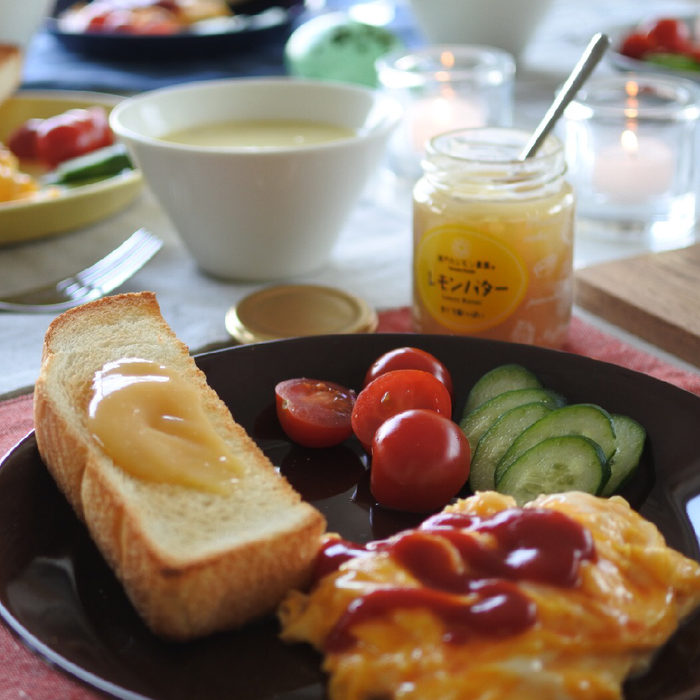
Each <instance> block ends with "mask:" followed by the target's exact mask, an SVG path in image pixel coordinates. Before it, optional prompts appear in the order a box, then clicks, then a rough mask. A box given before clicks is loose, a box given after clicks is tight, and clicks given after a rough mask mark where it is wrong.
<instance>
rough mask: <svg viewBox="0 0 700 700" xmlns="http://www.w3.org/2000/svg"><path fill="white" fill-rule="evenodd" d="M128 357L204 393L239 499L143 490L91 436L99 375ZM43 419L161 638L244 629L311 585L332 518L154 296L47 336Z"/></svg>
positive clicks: (39, 396)
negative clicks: (272, 453) (297, 487)
mask: <svg viewBox="0 0 700 700" xmlns="http://www.w3.org/2000/svg"><path fill="white" fill-rule="evenodd" d="M144 331H145V332H146V335H149V337H148V338H144V337H143V336H144ZM145 355H146V356H145ZM125 356H140V357H143V359H154V360H159V361H161V362H163V363H164V364H168V365H170V366H176V368H177V370H178V371H179V373H180V375H181V376H185V377H187V380H188V381H190V382H192V383H193V384H194V385H195V386H196V387H197V390H198V392H199V393H200V396H201V397H202V401H203V404H204V406H205V408H206V412H207V415H208V417H209V419H210V421H211V422H212V424H213V425H214V426H215V429H216V430H217V432H219V434H221V435H222V436H224V437H225V439H226V440H227V442H228V444H229V445H230V446H232V447H233V448H234V449H235V450H236V452H237V453H238V454H239V455H241V457H242V459H243V461H244V463H245V473H244V476H243V478H242V480H241V483H240V484H239V488H237V489H236V491H235V493H234V494H232V495H231V496H230V497H229V496H217V495H212V494H204V493H202V492H197V491H194V490H192V489H188V488H186V487H180V486H173V485H166V484H155V483H149V482H144V481H141V480H139V479H137V478H135V477H131V476H129V475H128V474H126V473H125V472H124V471H123V470H121V469H120V468H119V467H118V466H116V465H114V463H113V462H112V461H111V460H110V459H109V458H108V457H107V456H106V455H105V454H104V453H103V452H102V450H101V449H100V446H99V444H98V443H97V441H96V440H94V439H93V438H92V437H91V435H90V434H89V431H88V430H87V427H86V417H87V403H88V401H89V398H90V386H91V382H92V378H93V375H94V372H95V371H96V370H97V369H99V368H100V367H101V366H102V365H104V364H105V363H106V362H108V361H112V360H115V359H120V358H121V357H125ZM144 356H145V357H144ZM34 411H35V426H36V439H37V444H38V447H39V452H40V454H41V456H42V459H43V460H44V462H45V463H46V465H47V467H48V469H49V471H50V472H51V474H52V475H53V477H54V479H55V480H56V482H57V484H58V486H59V488H60V489H61V491H62V492H63V493H64V494H65V495H66V498H67V499H68V501H69V502H70V503H71V505H72V506H73V508H74V510H75V512H76V514H77V515H78V517H80V518H81V519H82V520H83V521H84V522H85V524H86V525H87V528H88V530H89V532H90V534H91V536H92V538H93V539H94V541H95V543H96V544H97V546H98V548H99V549H100V551H101V552H102V554H103V556H104V557H105V559H106V560H107V562H108V563H109V565H110V566H111V567H112V569H113V570H114V572H115V574H116V575H117V577H118V578H119V579H120V581H121V583H122V584H123V586H124V589H125V591H126V593H127V595H128V596H129V598H130V599H131V601H132V603H133V604H134V606H135V608H136V610H137V611H138V612H139V614H140V615H141V616H142V618H143V619H144V621H145V622H146V623H147V624H148V626H149V627H150V628H151V629H152V630H153V631H154V632H155V633H156V634H158V635H161V636H164V637H168V638H173V639H190V638H193V637H199V636H203V635H206V634H209V633H211V632H214V631H218V630H224V629H229V628H231V627H235V626H238V625H241V624H244V623H245V622H248V621H250V620H252V619H254V618H256V617H258V616H260V615H263V614H265V613H267V612H270V611H272V610H273V609H274V607H275V606H276V605H277V603H278V602H279V600H280V599H281V598H282V596H283V595H284V594H285V593H286V592H287V591H288V590H289V589H290V588H293V587H298V586H303V585H304V584H305V582H306V581H307V579H308V577H309V575H310V571H311V567H312V565H313V561H314V559H315V556H316V553H317V551H318V548H319V545H320V536H321V534H322V533H323V531H324V529H325V521H324V519H323V516H322V515H321V514H320V513H319V512H318V511H317V510H316V509H314V508H312V507H311V506H310V505H309V504H307V503H304V502H303V501H302V500H301V497H300V496H299V495H298V494H297V493H296V492H295V491H294V490H293V489H292V487H291V486H290V485H289V483H288V482H287V481H286V480H285V479H284V478H283V477H282V476H280V475H279V474H278V473H277V472H276V470H275V469H274V467H273V465H272V464H271V463H270V462H269V460H268V459H267V458H266V457H265V456H264V455H263V453H262V452H261V451H260V450H259V448H258V447H257V446H256V445H255V443H254V442H253V440H252V439H251V438H250V437H249V436H248V435H247V434H246V432H245V431H244V429H243V428H242V427H241V426H240V425H238V424H237V423H235V422H234V420H233V418H232V417H231V414H230V412H229V411H228V409H227V408H226V406H225V405H224V404H223V402H222V401H221V400H220V399H219V397H218V396H217V395H216V393H215V392H214V391H213V390H212V389H211V387H209V386H208V384H207V383H206V378H205V376H204V374H203V373H202V372H201V371H200V370H199V368H198V367H197V366H196V364H195V363H194V361H193V360H192V359H191V358H190V357H189V353H188V351H187V347H186V346H185V345H184V344H183V343H182V342H181V341H179V340H178V339H177V338H176V336H175V334H174V333H173V331H172V330H171V329H170V327H169V326H167V324H166V323H165V321H164V320H163V319H162V316H161V315H160V310H159V307H158V304H157V301H156V299H155V296H154V295H153V294H150V293H142V294H127V295H117V296H114V297H108V298H105V299H101V300H99V301H97V302H93V303H91V304H86V305H83V306H81V307H78V308H76V309H72V310H71V311H68V312H66V313H65V314H63V315H61V316H59V317H58V318H57V319H56V320H55V321H54V322H53V323H52V324H51V327H50V328H49V330H48V332H47V334H46V338H45V343H44V350H43V359H42V369H41V372H40V376H39V379H38V381H37V384H36V388H35V401H34ZM159 534H160V535H162V537H161V536H159Z"/></svg>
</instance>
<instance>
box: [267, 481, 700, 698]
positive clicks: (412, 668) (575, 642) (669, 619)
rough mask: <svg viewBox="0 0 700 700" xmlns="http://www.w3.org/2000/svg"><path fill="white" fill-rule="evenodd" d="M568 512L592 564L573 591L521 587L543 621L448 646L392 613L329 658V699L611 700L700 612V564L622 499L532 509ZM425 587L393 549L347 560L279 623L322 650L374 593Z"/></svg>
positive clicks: (553, 500) (481, 502)
mask: <svg viewBox="0 0 700 700" xmlns="http://www.w3.org/2000/svg"><path fill="white" fill-rule="evenodd" d="M514 507H515V502H514V500H513V499H512V498H510V497H508V496H503V495H500V494H496V493H493V492H484V493H479V494H477V495H476V496H473V497H471V498H467V499H464V500H462V501H460V502H458V503H457V504H455V505H453V506H448V508H447V509H446V510H447V511H453V512H454V511H456V512H466V513H471V514H476V515H479V516H482V517H490V516H491V515H493V514H495V513H498V512H500V511H503V510H505V509H510V508H514ZM533 507H534V508H539V509H553V510H557V511H560V512H562V513H564V514H566V515H568V516H569V517H571V518H572V519H574V520H576V521H577V522H578V523H580V524H581V525H583V526H584V527H585V528H588V530H589V531H590V533H591V535H592V537H593V542H594V546H595V551H596V556H595V558H594V559H592V560H587V561H582V562H580V568H579V579H578V582H577V583H576V585H574V586H573V587H558V586H552V585H546V584H542V583H535V582H531V581H518V582H517V586H518V588H519V589H520V590H521V591H522V592H524V593H525V594H526V595H527V596H529V597H530V598H531V599H532V600H533V601H534V603H535V605H536V617H535V622H534V624H532V625H531V626H530V627H529V628H528V629H526V630H525V631H521V632H518V633H516V634H512V635H507V636H505V637H501V638H498V637H495V638H492V637H482V636H478V635H472V636H471V637H469V638H468V639H466V640H465V641H461V642H460V643H458V644H455V643H454V642H451V643H450V642H447V641H446V640H445V633H444V628H443V624H442V623H441V621H440V619H439V618H438V617H437V616H435V615H433V614H432V613H431V611H430V610H429V609H417V608H412V609H401V608H394V609H392V610H389V611H388V612H387V614H386V616H381V617H379V618H373V619H369V620H363V621H362V622H361V624H358V625H357V626H356V627H355V628H353V637H354V638H355V642H354V643H353V644H352V645H351V646H350V647H348V648H343V649H341V650H336V651H329V650H327V649H326V650H325V662H324V669H325V670H326V671H327V672H328V674H329V677H330V679H329V696H330V697H331V698H332V700H378V699H389V698H392V699H396V700H438V699H439V700H509V699H513V700H515V699H516V698H517V700H567V699H569V698H571V699H576V700H593V699H595V700H613V699H619V698H621V697H622V695H621V685H622V683H623V681H624V680H625V678H626V677H627V676H629V675H631V674H634V673H637V672H641V671H643V670H644V668H645V667H646V665H647V664H648V662H649V660H650V658H651V656H652V654H653V653H654V651H655V650H656V649H658V648H659V647H660V646H662V645H663V644H664V643H665V642H666V641H667V640H668V639H669V637H670V636H671V635H672V634H673V633H674V631H675V630H676V629H677V627H678V625H679V623H680V621H681V620H682V619H683V618H684V617H686V616H687V615H689V614H690V613H691V612H692V611H693V609H694V608H695V607H696V606H697V605H698V604H700V565H698V564H697V563H696V562H694V561H692V560H690V559H688V558H686V557H684V556H683V555H681V554H679V553H678V552H676V551H674V550H672V549H670V548H669V547H667V546H666V543H665V541H664V539H663V537H662V536H661V534H660V533H659V531H658V530H657V528H656V527H655V526H654V525H653V524H652V523H650V522H648V521H646V520H644V519H643V518H642V517H641V516H640V515H638V514H637V513H636V512H635V511H633V510H632V509H631V508H630V507H629V505H628V504H627V502H626V501H625V500H624V499H622V498H620V497H613V498H610V499H602V498H596V497H594V496H588V495H586V494H582V493H567V494H556V495H549V496H541V497H539V498H538V499H536V500H535V501H532V502H531V503H529V504H528V505H527V506H526V508H533ZM420 585H421V584H420V583H419V582H418V581H417V580H416V579H415V578H413V576H412V575H411V573H409V572H408V571H407V570H405V569H404V568H402V567H401V566H400V565H399V564H398V563H397V562H396V561H395V560H393V559H392V557H391V556H390V555H389V554H388V553H387V552H382V551H374V552H371V553H370V555H368V556H360V557H357V558H353V559H350V560H348V561H345V562H344V563H343V564H342V565H341V566H340V568H339V569H338V570H337V571H335V572H334V573H331V574H328V575H326V576H325V577H323V578H322V579H321V580H320V581H319V582H318V584H317V585H316V586H315V587H314V588H313V590H312V591H311V592H310V593H309V594H305V593H302V592H299V591H293V592H292V593H290V594H289V595H288V597H287V598H286V600H285V601H283V603H282V605H281V607H280V610H279V617H280V620H281V623H282V628H283V631H282V637H283V639H285V640H287V641H305V642H309V643H311V644H313V645H314V646H315V647H316V648H317V649H319V650H321V651H324V642H325V640H326V637H327V636H328V635H329V633H330V632H331V631H332V630H333V629H334V627H335V626H336V624H337V622H338V620H340V619H341V618H342V617H343V615H345V614H346V611H347V609H348V606H349V605H351V604H352V603H353V601H356V600H358V599H360V598H361V597H362V596H363V595H366V594H367V593H369V592H371V591H372V590H376V589H378V588H387V587H390V588H396V587H397V586H401V587H409V588H411V587H412V588H415V587H417V586H420Z"/></svg>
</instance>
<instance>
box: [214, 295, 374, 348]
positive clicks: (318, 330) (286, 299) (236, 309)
mask: <svg viewBox="0 0 700 700" xmlns="http://www.w3.org/2000/svg"><path fill="white" fill-rule="evenodd" d="M376 328H377V314H376V312H375V310H374V309H373V308H372V307H371V306H370V305H369V304H368V303H367V302H366V301H365V300H364V299H362V298H360V297H358V296H356V295H354V294H350V293H348V292H345V291H342V290H340V289H336V288H334V287H324V286H320V285H313V284H291V285H279V286H274V287H266V288H264V289H261V290H259V291H257V292H254V293H253V294H251V295H249V296H247V297H245V298H244V299H242V300H241V301H240V302H239V303H238V304H236V305H235V306H233V307H231V308H230V309H229V311H228V313H227V314H226V330H227V331H228V332H229V333H230V334H231V335H232V336H233V337H234V338H235V339H236V340H237V341H238V342H239V343H257V342H260V341H264V340H279V339H280V338H296V337H300V336H307V335H326V334H335V333H372V332H373V331H374V330H376Z"/></svg>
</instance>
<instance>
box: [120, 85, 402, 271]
mask: <svg viewBox="0 0 700 700" xmlns="http://www.w3.org/2000/svg"><path fill="white" fill-rule="evenodd" d="M400 118H401V107H400V105H399V104H398V102H396V101H395V100H394V99H392V98H390V97H388V96H386V95H384V94H382V93H380V92H378V91H374V90H371V89H368V88H364V87H360V86H354V85H348V84H341V83H331V82H328V81H311V80H302V79H293V78H256V79H230V80H212V81H203V82H197V83H188V84H184V85H178V86H174V87H169V88H162V89H158V90H153V91H151V92H147V93H142V94H140V95H137V96H134V97H130V98H127V99H126V100H124V101H123V102H121V103H120V104H119V105H117V107H116V108H115V109H114V111H113V112H112V114H111V117H110V124H111V126H112V129H113V130H114V132H115V133H116V134H117V136H118V138H120V139H121V140H122V141H123V142H124V143H125V144H126V145H127V147H128V148H129V149H130V151H131V153H132V155H133V157H134V160H135V161H136V162H137V163H138V166H139V168H140V169H141V171H142V173H143V175H144V178H145V180H146V182H147V183H148V185H149V187H150V188H151V190H152V191H153V193H154V194H155V196H156V198H157V199H158V201H159V203H160V204H161V206H162V207H163V209H164V211H165V213H166V214H167V215H168V217H169V218H170V220H171V221H172V223H173V225H174V227H175V229H176V230H177V232H178V234H179V236H180V238H181V240H182V241H183V243H184V245H185V246H186V248H187V249H188V250H189V252H190V254H191V255H192V256H193V258H194V259H195V260H196V262H197V263H198V265H199V267H200V268H201V269H202V270H204V271H205V272H207V273H209V274H211V275H214V276H216V277H221V278H225V279H232V280H253V281H263V280H275V279H282V278H287V277H295V276H299V275H303V274H306V273H309V272H312V271H314V270H317V269H319V268H321V267H322V266H323V265H324V264H325V263H326V262H327V261H328V260H329V259H330V257H331V253H332V250H333V247H334V245H335V243H336V241H337V239H338V237H339V234H340V232H341V230H342V229H343V226H344V225H345V223H346V221H347V220H348V217H349V215H350V212H351V211H352V209H353V207H354V206H355V204H356V203H357V201H358V199H359V197H360V195H361V194H362V192H363V189H364V188H365V187H366V186H367V184H368V182H369V179H370V177H371V175H372V173H373V172H374V171H375V170H376V169H377V167H378V165H379V163H380V162H381V160H382V157H383V155H384V152H385V149H386V145H387V142H388V139H389V137H390V135H391V133H392V131H393V130H394V128H395V126H396V125H397V123H398V122H399V120H400Z"/></svg>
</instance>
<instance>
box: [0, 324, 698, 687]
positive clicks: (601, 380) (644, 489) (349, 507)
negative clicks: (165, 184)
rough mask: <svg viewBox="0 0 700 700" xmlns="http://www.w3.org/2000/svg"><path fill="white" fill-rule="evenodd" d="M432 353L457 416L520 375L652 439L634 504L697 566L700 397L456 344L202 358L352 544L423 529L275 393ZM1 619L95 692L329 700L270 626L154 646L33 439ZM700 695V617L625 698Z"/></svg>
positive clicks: (470, 342)
mask: <svg viewBox="0 0 700 700" xmlns="http://www.w3.org/2000/svg"><path fill="white" fill-rule="evenodd" d="M404 345H414V346H418V347H421V348H423V349H425V350H427V351H429V352H432V353H433V354H435V355H436V356H437V357H439V358H440V359H441V360H442V361H443V362H444V363H445V364H446V365H447V367H448V368H449V369H450V371H451V372H452V375H453V379H454V383H455V397H456V400H455V406H456V408H457V410H458V411H461V408H462V406H463V404H464V400H465V398H466V395H467V392H468V390H469V388H470V387H471V386H472V385H473V383H474V382H475V381H476V379H478V377H479V376H480V375H481V374H483V373H484V372H485V371H487V370H488V369H491V368H493V367H495V366H497V365H500V364H504V363H508V362H518V363H520V364H523V365H525V366H526V367H528V368H529V369H531V370H532V371H534V372H535V373H537V374H538V375H539V376H540V378H541V379H542V381H543V382H544V383H545V384H546V385H547V386H549V387H551V388H553V389H556V390H557V391H559V392H561V393H562V394H564V395H565V396H566V397H567V398H568V399H569V401H570V402H581V401H586V402H592V403H597V404H600V405H602V406H604V407H605V408H607V409H608V410H609V411H611V412H615V413H625V414H627V415H630V416H632V417H633V418H635V419H636V420H638V421H639V422H640V423H642V424H643V425H644V426H645V427H646V428H647V430H648V435H649V440H648V444H647V448H646V451H645V453H644V455H643V461H642V465H641V469H640V470H639V471H638V472H637V474H636V476H635V478H634V479H633V481H632V482H631V483H630V484H629V486H628V488H627V490H626V492H625V495H626V496H627V498H628V499H629V500H630V502H631V503H632V505H633V506H634V507H636V508H638V509H639V511H640V512H641V513H642V514H643V515H644V516H645V517H647V518H649V519H650V520H652V521H653V522H655V523H656V524H657V525H658V526H659V528H660V529H661V531H662V533H663V534H664V535H665V537H666V538H667V540H668V543H669V544H670V545H671V546H672V547H674V548H676V549H678V550H680V551H681V552H683V553H685V554H686V555H688V556H691V557H693V558H695V559H698V557H699V555H700V550H699V548H698V532H700V431H699V430H698V422H699V420H700V398H698V397H697V396H695V395H693V394H690V393H688V392H685V391H682V390H681V389H677V388H675V387H673V386H672V385H670V384H666V383H664V382H661V381H658V380H656V379H652V378H650V377H647V376H645V375H641V374H638V373H636V372H632V371H630V370H627V369H623V368H620V367H617V366H615V365H610V364H604V363H601V362H597V361H594V360H590V359H587V358H583V357H579V356H577V355H571V354H565V353H557V352H554V351H551V350H543V349H539V348H533V347H526V346H518V345H512V344H506V343H498V342H491V341H483V340H476V339H469V338H459V337H450V336H416V335H393V334H377V335H342V336H316V337H312V338H302V339H295V340H283V341H274V342H269V343H263V344H258V345H249V346H241V347H236V348H233V349H230V350H223V351H219V352H214V353H209V354H206V355H201V356H199V357H198V358H197V360H198V363H199V364H200V366H201V367H202V369H203V370H204V371H205V372H206V373H207V375H208V378H209V381H210V383H211V385H212V386H213V387H214V389H216V390H217V391H218V392H219V394H220V395H221V397H222V398H223V399H224V401H226V403H227V404H228V405H229V406H230V407H231V410H232V412H233V415H234V417H235V418H236V419H237V420H238V421H239V422H240V423H241V424H242V425H243V426H244V427H245V428H246V429H247V430H248V431H249V432H250V434H251V435H252V436H253V437H254V438H255V440H256V441H257V442H258V443H259V444H260V445H261V447H262V448H263V449H264V450H265V452H266V453H267V454H268V455H269V456H270V458H271V459H272V461H273V462H274V463H275V464H276V465H279V466H280V468H281V470H282V472H283V473H284V474H286V476H287V477H288V478H289V480H290V481H291V483H292V484H293V485H294V486H295V487H296V488H297V489H299V490H300V491H301V492H302V494H303V495H304V496H305V497H306V498H307V499H308V500H310V501H311V502H313V503H314V504H315V505H316V506H317V507H318V508H319V509H320V510H322V511H323V513H324V514H325V515H326V517H327V518H328V522H329V528H330V529H331V530H334V531H337V532H340V533H341V534H342V535H343V536H344V537H346V538H348V539H354V540H356V541H366V540H368V539H370V538H378V537H384V536H386V535H388V534H390V533H392V532H395V531H396V530H398V529H401V528H404V527H407V526H410V525H412V524H414V522H415V519H414V518H413V517H411V516H407V515H400V514H397V513H393V512H391V511H387V510H385V509H382V508H380V507H377V506H375V505H374V504H373V503H372V502H371V499H370V497H369V494H368V489H367V479H366V477H367V473H366V465H365V463H364V460H363V458H362V456H361V450H360V449H359V447H358V445H357V444H356V443H354V442H353V441H349V442H348V443H347V444H346V445H342V446H340V447H337V448H334V449H331V450H319V451H312V450H306V449H303V448H300V447H295V446H292V445H290V444H289V442H288V441H287V440H286V439H285V437H284V435H283V434H282V433H281V430H280V428H279V425H278V423H277V420H276V417H275V412H274V387H275V384H276V383H277V382H279V381H281V380H283V379H288V378H290V377H296V376H302V375H306V376H311V377H317V378H323V379H328V380H332V381H336V382H339V383H341V384H345V385H347V386H354V387H359V385H360V383H361V381H362V379H363V377H364V374H365V371H366V369H367V367H368V366H369V364H370V363H371V362H372V361H373V360H374V359H375V358H376V357H377V356H379V355H380V354H381V353H383V352H385V351H387V350H389V349H391V348H395V347H400V346H404ZM0 616H2V618H3V619H4V621H5V623H6V624H7V625H9V627H10V628H12V629H13V630H14V631H15V632H16V633H17V634H18V635H19V637H20V638H21V639H22V640H24V642H25V643H26V644H27V645H28V646H29V647H30V648H32V649H34V650H36V651H38V652H39V653H40V654H41V655H43V656H44V657H45V658H46V659H48V660H49V661H51V662H52V663H54V664H55V665H56V666H58V667H59V668H61V669H63V670H64V671H66V672H68V673H70V674H72V675H74V676H76V677H77V678H79V679H81V680H83V681H84V682H85V683H87V684H88V685H90V686H92V687H95V688H99V689H101V690H104V691H106V692H107V693H111V694H113V695H114V696H116V697H118V698H123V699H125V700H143V699H144V698H148V699H149V700H224V699H226V700H230V698H236V700H273V699H274V700H302V699H304V698H307V699H309V700H322V698H324V677H323V674H322V673H321V671H320V667H319V657H318V655H317V654H316V653H315V652H313V651H312V650H311V649H309V648H308V647H306V646H304V645H285V644H282V643H281V642H280V641H279V640H278V639H277V625H276V622H275V621H274V620H273V619H268V620H263V621H261V622H260V623H258V624H254V625H251V626H249V627H246V628H245V629H242V630H240V631H237V632H231V633H227V634H219V635H215V636H212V637H209V638H207V639H203V640H200V641H197V642H191V643H186V644H173V643H166V642H163V641H160V640H158V639H156V638H155V637H153V635H151V634H150V633H149V632H148V630H147V629H146V628H145V627H144V625H143V624H142V623H141V622H140V620H139V618H138V617H137V616H136V614H135V612H134V611H133V609H132V608H131V605H130V604H129V602H128V600H127V599H126V597H125V595H124V593H123V591H122V589H121V587H120V585H119V584H118V583H117V581H116V580H115V578H114V576H113V575H112V573H111V572H110V570H109V569H108V567H107V566H106V564H105V563H104V561H103V559H102V557H101V556H100V555H99V553H98V552H97V550H96V549H95V547H94V546H93V544H92V542H91V540H90V538H89V537H88V535H87V533H86V530H85V529H84V528H83V526H82V525H80V524H79V523H78V521H77V520H76V518H75V516H74V515H73V512H72V511H71V509H70V508H69V506H68V505H67V503H66V501H65V500H64V499H63V497H62V496H61V494H60V493H59V492H58V490H57V489H56V487H55V485H54V483H53V481H52V479H51V478H50V477H49V476H48V474H47V471H46V469H45V467H44V465H43V464H42V462H41V459H40V458H39V455H38V452H37V449H36V442H35V440H34V437H33V435H30V436H29V437H27V438H25V439H24V440H23V441H22V442H21V443H20V444H19V445H18V446H17V447H16V448H15V449H14V450H13V451H12V452H10V454H9V455H8V456H7V457H6V458H5V460H4V461H3V462H2V465H1V466H0ZM699 695H700V617H698V618H695V619H694V620H692V621H691V622H690V623H689V624H687V625H686V626H685V627H684V628H683V629H682V630H681V631H680V632H679V633H678V634H677V635H676V637H674V639H673V640H672V641H671V642H670V643H669V644H668V645H667V646H666V647H665V649H664V650H663V652H662V653H661V654H660V655H659V656H658V657H657V659H656V661H655V663H654V665H653V666H652V667H651V669H650V670H649V671H648V672H647V673H646V674H645V675H644V676H643V677H641V678H639V679H636V680H634V681H631V682H629V683H627V684H626V687H625V697H626V699H627V700H690V699H691V698H696V697H698V696H699Z"/></svg>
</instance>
